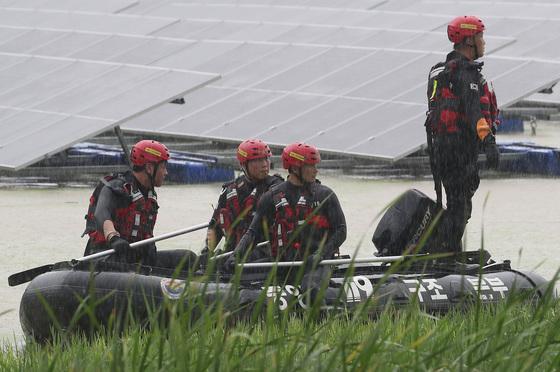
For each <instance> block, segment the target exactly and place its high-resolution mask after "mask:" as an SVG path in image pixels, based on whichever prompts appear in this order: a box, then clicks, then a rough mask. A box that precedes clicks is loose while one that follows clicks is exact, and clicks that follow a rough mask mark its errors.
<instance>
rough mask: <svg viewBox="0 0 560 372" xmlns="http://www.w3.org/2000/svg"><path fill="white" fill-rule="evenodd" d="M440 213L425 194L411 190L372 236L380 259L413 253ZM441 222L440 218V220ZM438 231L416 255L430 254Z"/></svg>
mask: <svg viewBox="0 0 560 372" xmlns="http://www.w3.org/2000/svg"><path fill="white" fill-rule="evenodd" d="M442 212H443V210H442V209H441V208H439V207H438V206H437V204H436V202H435V201H433V200H432V199H431V198H430V197H428V196H427V195H425V194H424V193H422V192H420V191H418V190H416V189H411V190H408V191H406V192H405V193H404V194H402V195H401V197H400V198H399V199H398V200H397V201H396V202H395V204H393V205H392V206H391V207H389V209H387V212H386V213H385V214H384V215H383V217H382V218H381V221H379V224H378V225H377V228H376V229H375V232H374V234H373V238H372V241H373V244H375V247H376V248H377V251H378V252H379V253H378V255H379V256H399V255H402V254H403V253H404V252H405V251H407V252H412V251H413V250H414V249H415V248H416V246H417V245H418V243H420V241H421V239H422V238H423V237H424V235H425V234H426V233H427V232H428V230H429V228H430V226H431V224H432V223H433V222H434V221H435V218H436V217H437V216H438V215H439V214H441V213H442ZM440 221H441V217H440ZM436 232H437V229H434V230H433V232H432V234H431V235H430V236H429V237H428V238H427V240H426V243H425V244H424V246H423V247H421V248H420V251H416V253H425V252H433V251H434V250H433V248H437V247H436V245H437V240H438V239H437V234H436Z"/></svg>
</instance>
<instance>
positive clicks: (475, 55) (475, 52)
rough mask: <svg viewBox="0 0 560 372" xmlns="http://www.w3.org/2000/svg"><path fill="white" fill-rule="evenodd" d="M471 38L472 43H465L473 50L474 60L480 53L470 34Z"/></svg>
mask: <svg viewBox="0 0 560 372" xmlns="http://www.w3.org/2000/svg"><path fill="white" fill-rule="evenodd" d="M471 40H472V44H467V45H468V46H469V47H470V48H472V49H473V50H474V56H473V61H476V60H477V59H479V58H480V55H479V53H478V47H477V46H476V41H475V40H474V36H471Z"/></svg>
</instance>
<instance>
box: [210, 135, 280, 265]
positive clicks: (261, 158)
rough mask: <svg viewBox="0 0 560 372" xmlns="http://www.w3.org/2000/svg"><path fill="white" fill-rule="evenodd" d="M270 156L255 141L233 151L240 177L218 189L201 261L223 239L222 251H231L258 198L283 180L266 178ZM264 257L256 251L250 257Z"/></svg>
mask: <svg viewBox="0 0 560 372" xmlns="http://www.w3.org/2000/svg"><path fill="white" fill-rule="evenodd" d="M271 154H272V153H271V151H270V148H269V147H268V145H267V144H266V143H264V142H263V141H261V140H259V139H247V140H245V141H243V142H241V144H240V145H239V147H238V148H237V160H238V161H239V165H240V167H241V170H242V171H243V174H242V175H241V176H239V177H238V178H236V179H235V180H233V181H231V182H227V183H225V184H224V185H223V186H222V192H221V194H220V197H219V199H218V205H217V207H216V209H215V210H214V214H213V215H212V218H211V220H210V227H209V228H208V232H207V239H206V247H205V249H203V252H202V257H201V258H202V260H203V262H204V258H203V257H204V255H207V254H208V252H214V249H215V248H216V246H217V245H218V243H219V242H220V241H221V240H222V238H224V237H225V248H224V250H225V251H226V252H229V251H232V250H233V249H234V248H235V246H236V245H237V243H239V240H240V239H241V237H242V236H243V234H244V233H245V231H246V230H247V228H248V227H249V224H250V223H251V221H252V219H253V216H254V214H255V209H256V207H257V201H258V200H259V198H260V197H261V195H262V194H264V192H266V191H268V190H269V189H270V188H271V187H272V186H274V185H277V184H279V183H281V182H282V181H284V180H283V179H282V177H280V176H279V175H273V176H270V175H269V172H270V156H271ZM255 240H256V242H257V243H259V242H262V241H264V240H266V239H264V238H263V236H262V234H261V235H258V236H257V237H256V239H255ZM264 256H266V255H265V254H264V253H262V252H260V251H257V252H255V255H254V256H253V258H254V259H259V258H262V257H264Z"/></svg>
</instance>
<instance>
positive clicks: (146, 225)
mask: <svg viewBox="0 0 560 372" xmlns="http://www.w3.org/2000/svg"><path fill="white" fill-rule="evenodd" d="M168 160H169V150H168V149H167V147H166V146H165V145H163V144H161V143H159V142H157V141H153V140H142V141H140V142H138V143H136V144H135V145H134V146H133V147H132V150H131V152H130V161H131V163H132V170H131V171H126V172H124V173H122V174H120V173H116V174H112V175H110V176H106V177H104V178H102V179H101V181H100V182H99V184H98V185H97V187H96V188H95V190H94V192H93V194H92V196H91V197H90V204H89V209H88V212H87V215H86V230H85V232H84V235H85V234H88V235H89V240H88V243H87V246H86V249H85V253H84V255H90V254H93V253H97V252H100V251H103V250H107V249H114V250H115V252H116V255H114V256H113V257H112V258H111V259H112V260H116V261H120V262H127V263H141V264H144V265H150V266H153V265H158V260H157V253H156V247H155V245H154V244H151V245H146V246H141V247H138V248H132V247H130V243H133V242H137V241H140V240H144V239H148V238H151V237H152V236H153V231H154V226H155V223H156V219H157V213H158V208H159V206H158V202H157V194H156V191H155V188H156V187H160V186H161V185H162V184H163V182H164V179H165V177H166V175H167V161H168ZM186 252H187V254H192V252H189V251H186ZM162 258H163V257H162ZM174 264H177V263H170V264H169V265H167V264H166V263H164V264H160V265H159V266H173V265H174Z"/></svg>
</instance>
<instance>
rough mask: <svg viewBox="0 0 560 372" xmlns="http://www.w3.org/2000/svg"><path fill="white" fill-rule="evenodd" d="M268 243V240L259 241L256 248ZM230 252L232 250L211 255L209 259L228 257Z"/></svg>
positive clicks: (231, 252)
mask: <svg viewBox="0 0 560 372" xmlns="http://www.w3.org/2000/svg"><path fill="white" fill-rule="evenodd" d="M269 244H270V242H269V241H268V240H265V241H264V242H260V243H259V244H257V247H258V248H260V247H265V246H267V245H269ZM232 254H233V251H229V252H226V253H222V254H219V255H217V256H214V257H211V258H210V259H211V260H219V259H220V258H226V257H229V256H231V255H232Z"/></svg>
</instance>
